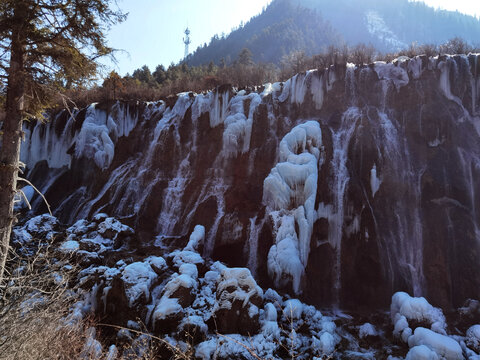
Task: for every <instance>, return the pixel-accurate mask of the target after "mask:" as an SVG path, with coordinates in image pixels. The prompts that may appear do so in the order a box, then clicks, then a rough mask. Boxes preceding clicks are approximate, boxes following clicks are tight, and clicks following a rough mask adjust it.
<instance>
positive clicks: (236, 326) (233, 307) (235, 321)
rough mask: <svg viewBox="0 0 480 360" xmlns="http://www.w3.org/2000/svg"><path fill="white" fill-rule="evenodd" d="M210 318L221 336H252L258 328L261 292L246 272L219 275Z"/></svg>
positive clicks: (228, 271)
mask: <svg viewBox="0 0 480 360" xmlns="http://www.w3.org/2000/svg"><path fill="white" fill-rule="evenodd" d="M216 299H217V301H216V303H215V307H214V309H213V316H214V318H215V321H216V325H217V327H218V331H220V332H221V333H240V334H248V333H250V334H253V333H255V332H257V331H258V330H259V328H260V324H259V308H260V307H261V305H262V303H263V290H262V289H261V288H260V287H259V286H258V285H257V283H256V282H255V280H254V279H253V277H252V274H251V273H250V270H248V269H246V268H227V267H224V268H223V269H222V271H221V277H220V281H219V283H218V287H217V296H216Z"/></svg>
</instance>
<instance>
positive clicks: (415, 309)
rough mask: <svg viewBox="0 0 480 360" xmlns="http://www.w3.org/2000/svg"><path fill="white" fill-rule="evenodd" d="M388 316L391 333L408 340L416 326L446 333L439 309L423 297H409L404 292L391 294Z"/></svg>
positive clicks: (443, 317)
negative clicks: (391, 328)
mask: <svg viewBox="0 0 480 360" xmlns="http://www.w3.org/2000/svg"><path fill="white" fill-rule="evenodd" d="M390 316H391V319H392V322H393V326H394V330H393V334H394V335H395V336H397V337H400V338H402V340H403V341H404V342H407V341H408V338H409V336H410V335H412V333H413V331H414V330H415V328H416V327H419V326H424V327H429V328H430V329H431V330H432V331H435V332H437V333H439V334H443V335H446V328H447V323H446V320H445V316H444V315H443V312H442V310H441V309H438V308H436V307H433V306H432V305H430V304H429V303H428V301H427V300H426V299H425V298H424V297H411V296H410V295H408V294H407V293H405V292H397V293H395V294H394V295H393V296H392V304H391V306H390Z"/></svg>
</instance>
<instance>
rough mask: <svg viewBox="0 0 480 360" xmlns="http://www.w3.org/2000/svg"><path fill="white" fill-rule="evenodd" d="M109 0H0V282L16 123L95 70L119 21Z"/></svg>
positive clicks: (18, 133) (16, 165) (16, 151)
mask: <svg viewBox="0 0 480 360" xmlns="http://www.w3.org/2000/svg"><path fill="white" fill-rule="evenodd" d="M125 16H126V15H125V14H122V13H121V11H120V10H119V9H118V7H117V6H116V3H115V2H114V0H0V81H1V88H3V89H6V94H5V96H6V103H5V120H4V123H3V133H2V135H1V148H0V284H1V283H2V281H3V278H4V276H3V274H4V270H5V263H6V258H7V253H8V248H9V239H10V234H11V228H12V225H13V222H14V212H13V203H14V196H15V194H16V191H17V180H18V171H19V169H20V165H21V164H20V160H19V157H20V144H21V139H22V122H23V121H24V119H25V118H27V117H30V118H32V117H41V114H42V111H43V110H44V109H45V108H46V107H47V106H48V105H49V104H50V102H51V101H52V98H53V95H54V94H55V92H56V91H58V89H60V88H62V87H67V88H68V87H71V86H73V85H75V84H76V83H81V82H84V81H85V80H86V79H88V78H90V77H91V76H92V75H94V74H95V72H96V70H97V67H98V62H97V60H98V59H99V57H101V56H105V55H110V54H112V51H113V49H111V48H110V47H108V46H107V45H106V38H105V34H106V31H107V30H108V29H109V27H110V26H111V25H113V24H115V23H118V22H121V21H123V20H124V19H125Z"/></svg>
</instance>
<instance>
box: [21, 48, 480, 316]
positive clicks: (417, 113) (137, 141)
mask: <svg viewBox="0 0 480 360" xmlns="http://www.w3.org/2000/svg"><path fill="white" fill-rule="evenodd" d="M478 57H479V56H478V55H470V56H468V57H465V56H447V57H439V58H431V59H427V58H425V57H417V58H414V59H406V58H405V59H403V58H401V59H398V60H397V61H396V62H394V63H393V64H384V63H375V64H372V65H369V66H363V67H355V66H352V65H347V66H346V67H342V68H340V67H337V68H333V67H332V68H330V69H328V70H325V71H310V72H307V73H306V74H298V75H296V76H294V77H293V78H292V79H290V80H288V81H287V82H285V83H283V84H267V85H265V86H264V87H262V88H260V89H251V90H242V91H236V90H235V89H232V88H230V87H221V88H218V89H217V90H215V91H213V92H208V93H206V94H198V95H197V94H192V93H183V94H179V95H178V96H177V97H175V98H169V99H167V101H166V102H157V103H146V104H138V103H130V104H127V103H116V104H97V105H92V106H90V107H89V108H87V109H84V110H82V111H79V112H78V113H76V116H75V118H70V117H69V116H68V115H67V114H66V113H60V114H58V115H57V116H56V117H55V119H52V121H51V122H49V123H48V124H46V125H41V124H38V125H29V126H27V127H26V129H25V132H26V140H25V144H24V146H23V148H22V160H23V161H24V162H25V163H26V164H27V167H28V169H29V172H28V176H29V178H30V180H31V181H32V182H33V183H34V184H36V185H37V187H39V188H40V189H41V190H43V192H44V193H45V195H46V197H47V199H48V200H49V202H50V204H51V206H52V208H53V209H54V214H55V215H56V216H58V217H59V218H60V219H61V220H63V221H64V222H67V223H72V222H73V221H75V220H76V219H79V218H85V217H91V216H93V215H94V214H97V213H99V212H106V213H108V214H110V215H112V216H116V217H118V218H122V219H124V221H127V222H128V223H129V224H130V225H132V226H134V227H135V229H136V231H137V233H138V234H140V235H139V239H138V241H140V242H142V243H148V242H152V243H153V242H157V243H160V242H161V241H162V239H166V237H170V236H187V235H188V234H190V233H191V231H192V230H193V228H194V227H195V225H197V224H201V225H203V226H205V229H206V244H205V249H204V252H205V254H206V255H210V256H211V257H212V258H214V259H218V260H222V261H224V262H226V263H228V264H229V265H230V266H248V267H249V268H250V269H251V271H252V273H253V274H254V275H255V276H256V278H257V279H258V280H259V281H260V282H261V283H262V284H264V285H266V286H275V287H276V288H281V289H285V290H287V291H289V292H291V293H294V294H298V295H300V294H301V296H302V297H303V298H304V299H305V300H307V301H309V302H312V303H314V304H317V305H332V304H334V305H339V306H341V307H345V308H349V307H357V306H359V305H365V306H370V307H376V306H385V305H387V304H388V303H389V301H390V297H391V294H392V293H393V292H394V291H399V290H405V291H408V292H410V293H412V294H414V295H416V296H418V295H424V296H428V298H429V299H430V300H431V301H432V303H434V304H436V305H441V306H444V307H449V306H452V305H455V306H457V305H459V304H461V303H462V302H463V301H464V300H465V299H466V298H480V266H479V265H480V190H479V189H480V105H479V104H478V103H480V101H479V97H480V80H479V76H480V63H479V61H478ZM33 206H34V208H35V211H37V212H39V211H42V207H43V205H42V202H41V200H40V199H33Z"/></svg>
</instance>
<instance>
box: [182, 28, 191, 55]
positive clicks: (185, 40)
mask: <svg viewBox="0 0 480 360" xmlns="http://www.w3.org/2000/svg"><path fill="white" fill-rule="evenodd" d="M190 42H191V41H190V29H189V28H188V27H187V28H186V29H185V37H184V38H183V43H184V44H185V56H184V59H186V58H187V56H188V45H190Z"/></svg>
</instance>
